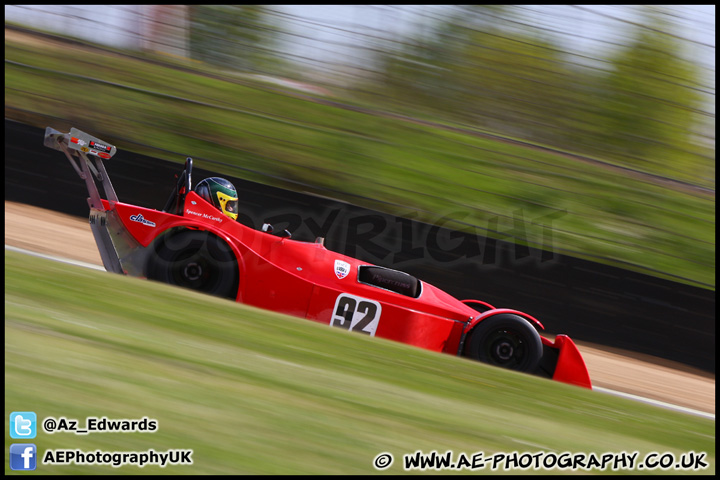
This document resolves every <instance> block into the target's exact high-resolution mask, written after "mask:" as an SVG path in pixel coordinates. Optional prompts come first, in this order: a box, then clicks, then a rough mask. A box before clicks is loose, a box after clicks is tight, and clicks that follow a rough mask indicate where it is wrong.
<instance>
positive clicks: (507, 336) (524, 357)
mask: <svg viewBox="0 0 720 480" xmlns="http://www.w3.org/2000/svg"><path fill="white" fill-rule="evenodd" d="M465 355H466V356H467V357H470V358H472V359H474V360H478V361H480V362H484V363H489V364H490V365H495V366H498V367H503V368H508V369H510V370H517V371H520V372H526V373H534V372H535V371H536V370H537V368H538V364H539V363H540V359H541V358H542V355H543V347H542V340H540V335H539V334H538V332H537V330H535V327H533V326H532V325H531V324H530V322H528V321H527V320H525V319H524V318H522V317H521V316H519V315H514V314H510V313H503V314H499V315H496V316H493V317H490V318H488V319H486V320H482V321H481V322H480V323H478V324H477V326H475V328H474V329H473V330H472V332H470V337H469V338H468V340H467V343H466V345H465Z"/></svg>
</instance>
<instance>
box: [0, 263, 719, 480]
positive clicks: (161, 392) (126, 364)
mask: <svg viewBox="0 0 720 480" xmlns="http://www.w3.org/2000/svg"><path fill="white" fill-rule="evenodd" d="M5 409H6V411H5V419H6V422H8V421H9V420H8V418H9V414H10V412H12V411H34V412H36V413H37V416H38V420H39V421H41V420H42V419H44V418H46V417H49V416H51V417H55V418H59V417H66V418H68V419H78V420H80V426H84V421H85V418H86V417H88V416H96V417H108V418H110V419H121V418H126V419H133V418H137V419H139V418H142V417H144V416H147V417H149V418H151V419H156V420H157V421H158V427H159V428H158V430H157V431H156V432H155V433H102V434H100V433H95V434H89V435H74V434H70V433H55V434H53V435H48V434H45V433H43V432H40V433H39V435H38V437H37V438H36V439H35V440H34V442H35V444H36V445H37V446H38V452H39V455H42V454H43V452H45V451H46V450H48V449H56V448H73V449H80V450H84V451H86V452H87V451H93V452H94V451H96V450H100V451H146V450H148V449H151V448H152V449H154V450H155V451H165V450H167V449H192V450H193V455H192V459H193V465H192V466H168V467H165V468H164V469H163V468H160V467H156V466H146V467H144V468H142V469H140V468H137V467H134V466H124V467H121V468H118V469H113V468H112V467H110V466H83V465H68V466H53V465H42V464H40V463H38V468H37V471H36V473H38V474H41V473H42V474H58V473H63V474H99V473H109V472H112V473H119V474H135V473H137V474H155V473H163V474H337V473H340V474H363V473H366V474H367V473H375V470H374V469H373V466H372V461H373V459H374V458H375V456H376V455H377V454H379V453H381V452H389V453H391V454H393V455H395V458H396V461H395V463H394V465H393V466H392V467H391V468H390V469H388V470H387V472H388V473H402V461H401V460H400V459H401V458H402V455H403V454H406V453H414V452H415V451H417V450H422V451H424V452H427V453H429V452H431V451H433V450H435V451H437V452H440V453H444V452H446V451H448V450H452V451H454V452H455V454H456V455H457V454H459V453H461V452H465V453H467V454H468V455H472V454H473V453H475V452H478V451H483V452H485V456H486V457H487V456H489V455H490V454H492V453H495V452H507V453H509V452H513V451H518V452H532V453H535V452H538V451H545V452H555V453H558V454H559V453H562V452H572V453H581V452H583V453H591V452H594V453H596V454H602V453H605V452H621V451H626V452H636V451H637V452H639V453H640V455H639V456H640V458H643V456H644V455H645V454H647V453H650V452H663V453H664V452H671V453H673V454H675V455H676V456H678V457H679V456H680V455H681V454H682V453H685V452H689V451H694V452H698V453H700V452H705V453H706V454H707V455H706V457H705V461H706V462H708V463H709V465H710V466H709V468H708V469H706V470H703V471H701V472H698V473H704V474H712V473H714V471H715V432H714V427H715V424H714V422H713V421H711V420H708V419H702V418H699V417H695V416H690V415H685V414H680V413H676V412H672V411H669V410H664V409H659V408H657V407H653V406H649V405H644V404H640V403H636V402H631V401H628V400H624V399H621V398H615V397H610V396H608V395H604V394H600V393H597V392H592V391H588V390H584V389H580V388H576V387H572V386H569V385H565V384H560V383H557V382H552V381H549V380H544V379H540V378H535V377H531V376H527V375H522V374H517V373H514V372H508V371H504V370H499V369H495V368H491V367H488V366H486V365H482V364H479V363H475V362H471V361H468V360H466V359H461V358H456V357H452V356H448V355H443V354H437V353H433V352H427V351H424V350H420V349H416V348H413V347H409V346H407V345H403V344H399V343H394V342H389V341H385V340H382V339H378V338H369V337H364V336H361V335H353V334H348V333H347V332H344V331H339V330H336V329H332V328H329V327H327V326H324V325H319V324H316V323H313V322H309V321H306V320H302V319H296V318H291V317H286V316H283V315H278V314H274V313H270V312H265V311H260V310H257V309H253V308H250V307H247V306H244V305H241V304H236V303H234V302H230V301H225V300H220V299H216V298H213V297H208V296H205V295H200V294H197V293H195V292H190V291H185V290H181V289H178V288H174V287H169V286H166V285H161V284H156V283H152V282H149V281H146V280H139V279H134V278H128V277H122V276H115V275H111V274H107V273H104V272H97V271H93V270H87V269H82V268H80V267H74V266H68V265H66V264H61V263H57V262H52V261H49V260H44V259H40V258H35V257H29V256H26V255H22V254H19V253H15V252H8V251H6V252H5ZM6 427H7V424H6ZM5 431H6V432H8V431H9V430H8V428H6V430H5ZM5 442H6V445H8V444H9V443H10V442H11V439H10V437H9V435H8V433H6V439H5ZM5 472H6V473H10V472H9V466H8V464H6V467H5ZM656 472H657V473H663V471H660V470H657V471H656ZM465 473H467V472H465ZM523 473H528V472H527V471H525V472H523ZM559 473H573V472H570V471H567V472H562V471H561V472H559ZM575 473H577V472H575ZM593 473H603V472H597V471H595V472H593ZM643 473H647V472H643ZM683 473H693V472H691V471H688V472H683Z"/></svg>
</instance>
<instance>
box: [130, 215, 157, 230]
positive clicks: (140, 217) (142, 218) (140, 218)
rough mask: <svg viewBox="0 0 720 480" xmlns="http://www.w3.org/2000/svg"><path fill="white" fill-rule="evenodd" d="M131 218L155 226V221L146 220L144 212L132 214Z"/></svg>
mask: <svg viewBox="0 0 720 480" xmlns="http://www.w3.org/2000/svg"><path fill="white" fill-rule="evenodd" d="M130 220H132V221H133V222H138V223H142V224H143V225H147V226H148V227H154V226H155V222H151V221H150V220H146V219H145V217H143V216H142V213H138V214H137V215H130Z"/></svg>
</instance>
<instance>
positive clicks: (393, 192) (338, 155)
mask: <svg viewBox="0 0 720 480" xmlns="http://www.w3.org/2000/svg"><path fill="white" fill-rule="evenodd" d="M5 58H6V61H8V60H9V61H11V62H13V63H6V65H5V105H6V117H7V118H13V119H17V120H20V121H24V122H27V123H30V124H33V125H37V126H38V127H43V128H44V127H45V126H48V125H50V126H53V127H54V128H56V129H59V130H63V131H66V130H67V129H69V128H70V127H71V126H74V127H77V128H80V129H83V130H86V131H87V132H88V133H91V134H92V135H94V136H97V137H99V138H102V139H103V140H106V141H109V142H112V143H115V144H116V145H117V146H118V148H119V150H120V154H119V155H118V156H117V157H116V159H118V161H122V151H123V150H132V151H137V152H139V153H145V154H150V155H153V156H157V157H160V158H165V159H169V160H172V161H176V162H183V161H184V159H185V157H186V156H192V157H193V158H195V159H196V164H197V165H198V166H202V167H205V168H208V169H211V170H215V171H217V172H218V173H219V174H225V175H231V176H238V177H242V178H246V179H250V180H254V181H259V182H262V183H269V184H274V185H277V186H281V187H286V188H291V189H294V190H301V191H311V192H317V193H321V194H323V195H328V196H331V197H336V198H339V199H342V200H345V201H350V202H352V203H355V204H359V205H362V206H367V207H370V208H375V209H379V210H382V211H385V212H388V213H392V214H398V215H404V216H412V217H413V218H417V219H419V220H424V221H429V222H433V221H436V220H437V219H438V218H441V217H444V216H448V217H450V218H451V219H452V222H451V223H449V224H448V225H447V226H448V227H451V228H457V229H461V230H470V231H473V232H475V231H477V232H478V233H480V234H487V233H488V232H487V230H488V229H490V230H491V232H489V233H490V234H491V235H497V232H500V234H501V235H502V234H503V233H508V232H509V233H511V234H514V235H516V238H515V240H516V241H518V242H519V243H527V244H530V245H534V246H545V247H547V248H552V249H554V250H555V251H556V252H558V253H563V254H571V255H574V256H580V257H584V258H588V259H591V260H597V261H601V262H605V263H611V264H614V265H619V266H621V267H625V268H631V269H635V270H640V271H644V272H647V273H650V274H653V275H659V276H664V277H666V278H671V279H674V280H679V281H683V282H686V283H691V284H696V285H699V286H702V287H704V288H712V289H714V286H715V268H714V266H715V198H714V195H702V194H691V193H688V192H687V191H684V190H681V189H674V188H668V187H667V186H664V185H659V184H655V183H652V182H648V181H647V179H638V178H635V177H633V176H631V175H627V174H625V173H618V172H617V171H615V170H611V169H606V168H603V167H599V166H595V165H589V164H586V163H583V162H578V161H577V160H573V159H569V158H566V157H564V156H562V155H557V154H553V153H549V152H546V151H542V150H538V149H533V148H528V147H523V146H518V145H511V144H507V143H503V142H500V141H497V140H491V139H487V138H481V137H478V136H474V135H470V134H467V133H460V132H457V131H451V130H447V129H442V128H431V127H428V126H424V125H419V124H416V123H412V122H407V121H401V120H397V119H391V118H387V117H385V116H382V115H369V114H366V113H360V112H356V111H351V110H348V109H344V108H339V107H336V106H328V105H322V104H319V103H315V102H312V101H308V100H305V99H301V98H295V97H293V96H290V95H285V94H281V93H277V92H276V91H273V90H270V89H267V88H266V87H265V86H263V85H262V84H252V83H251V82H249V81H247V80H243V81H242V82H237V81H231V80H230V79H229V77H227V78H225V79H221V78H210V77H208V76H204V75H202V74H199V73H193V72H191V71H186V70H182V71H181V70H177V69H173V68H170V67H169V66H167V65H163V64H159V63H157V62H144V61H140V60H138V59H132V58H129V57H124V56H115V55H108V54H102V53H99V52H97V51H78V50H76V49H71V48H65V49H63V48H57V47H52V46H48V47H47V48H45V49H39V48H31V47H29V46H28V45H24V44H19V43H16V42H14V41H13V40H9V41H6V44H5ZM20 64H22V65H20ZM195 68H197V67H195ZM207 72H209V73H213V72H211V71H210V70H207ZM339 100H340V101H341V102H342V101H345V100H343V99H339ZM375 108H376V109H377V110H378V111H381V110H382V105H380V106H376V107H375ZM109 168H110V173H111V174H112V167H111V166H110V167H109ZM710 186H711V187H712V188H714V184H713V185H710ZM520 215H521V218H522V227H523V229H522V230H521V229H518V228H516V225H515V224H514V219H515V218H520ZM548 227H549V228H551V229H552V230H553V245H550V246H547V245H542V242H543V238H544V236H543V235H544V233H545V230H546V229H547V228H548ZM493 230H496V232H495V233H493Z"/></svg>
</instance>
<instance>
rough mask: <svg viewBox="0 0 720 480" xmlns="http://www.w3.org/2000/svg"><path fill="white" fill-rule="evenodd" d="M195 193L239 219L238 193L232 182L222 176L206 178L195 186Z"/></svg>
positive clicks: (228, 214) (234, 218)
mask: <svg viewBox="0 0 720 480" xmlns="http://www.w3.org/2000/svg"><path fill="white" fill-rule="evenodd" d="M195 193H197V194H198V195H199V196H200V197H202V198H203V199H204V200H206V201H207V202H209V203H210V204H212V205H213V206H214V207H215V208H217V209H218V210H220V211H221V212H223V213H224V214H225V215H227V216H228V217H230V218H232V219H233V220H237V216H238V195H237V190H235V186H234V185H233V184H232V183H230V182H228V181H227V180H225V179H224V178H220V177H210V178H206V179H205V180H203V181H201V182H200V183H198V184H197V185H196V186H195Z"/></svg>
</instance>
